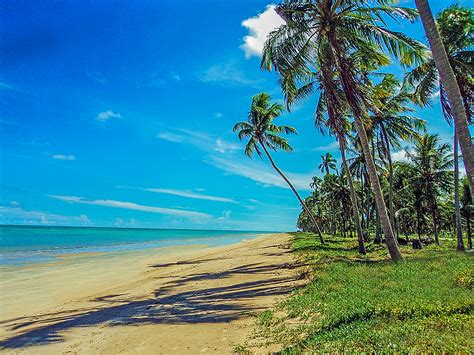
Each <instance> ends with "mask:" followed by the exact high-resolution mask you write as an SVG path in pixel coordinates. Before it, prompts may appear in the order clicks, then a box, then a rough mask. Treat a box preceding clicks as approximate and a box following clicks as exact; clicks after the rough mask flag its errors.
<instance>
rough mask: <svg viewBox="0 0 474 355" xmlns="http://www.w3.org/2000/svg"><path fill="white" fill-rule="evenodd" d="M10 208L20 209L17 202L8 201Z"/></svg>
mask: <svg viewBox="0 0 474 355" xmlns="http://www.w3.org/2000/svg"><path fill="white" fill-rule="evenodd" d="M10 206H12V207H20V203H19V202H18V201H10Z"/></svg>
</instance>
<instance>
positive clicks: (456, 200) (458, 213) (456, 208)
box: [454, 129, 466, 251]
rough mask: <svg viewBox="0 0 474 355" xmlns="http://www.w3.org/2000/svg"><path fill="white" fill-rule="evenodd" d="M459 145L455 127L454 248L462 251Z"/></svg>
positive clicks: (463, 248)
mask: <svg viewBox="0 0 474 355" xmlns="http://www.w3.org/2000/svg"><path fill="white" fill-rule="evenodd" d="M458 151H459V147H458V139H457V134H456V129H455V130H454V217H455V218H454V219H455V222H456V223H455V230H456V237H457V242H458V243H457V246H456V250H458V251H464V250H466V248H465V247H464V241H463V239H462V227H461V208H460V205H459V152H458Z"/></svg>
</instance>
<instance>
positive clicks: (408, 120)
mask: <svg viewBox="0 0 474 355" xmlns="http://www.w3.org/2000/svg"><path fill="white" fill-rule="evenodd" d="M373 96H374V97H375V100H376V101H375V103H376V107H375V110H374V112H373V114H372V115H371V123H372V128H373V130H374V132H373V133H374V135H375V138H376V139H377V142H378V144H377V146H378V148H379V156H380V157H381V158H382V159H383V160H384V161H386V162H387V167H388V186H389V192H388V205H389V211H390V222H391V224H392V227H393V228H394V229H396V223H395V222H396V221H395V207H394V201H393V162H392V150H393V149H400V147H401V145H400V140H402V141H407V140H413V139H414V138H416V137H418V131H420V130H424V129H425V124H426V122H425V121H423V120H422V119H420V118H417V117H415V116H412V115H410V113H411V112H413V109H412V108H411V107H410V106H409V103H410V102H411V101H412V95H411V94H409V93H408V91H406V90H405V89H403V88H401V85H400V83H399V82H398V80H397V79H396V77H395V76H394V75H392V74H386V75H385V76H384V78H383V80H382V81H381V82H380V83H379V84H377V85H375V86H374V88H373Z"/></svg>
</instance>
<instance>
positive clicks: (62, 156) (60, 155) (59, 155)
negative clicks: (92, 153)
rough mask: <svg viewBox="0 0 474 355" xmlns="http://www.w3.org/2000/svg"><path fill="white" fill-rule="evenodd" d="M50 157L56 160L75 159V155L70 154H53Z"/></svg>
mask: <svg viewBox="0 0 474 355" xmlns="http://www.w3.org/2000/svg"><path fill="white" fill-rule="evenodd" d="M51 157H52V158H53V159H56V160H76V157H75V156H74V155H72V154H67V155H66V154H53V155H52V156H51Z"/></svg>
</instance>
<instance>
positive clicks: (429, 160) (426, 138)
mask: <svg viewBox="0 0 474 355" xmlns="http://www.w3.org/2000/svg"><path fill="white" fill-rule="evenodd" d="M406 154H407V156H408V158H409V160H410V162H411V169H412V178H411V181H410V182H411V185H412V186H413V188H414V190H415V195H416V198H415V201H416V204H417V205H416V209H417V211H418V213H420V212H421V209H422V208H423V203H425V205H426V207H427V208H428V210H429V211H430V212H431V216H432V219H433V232H434V237H435V241H436V243H437V244H439V238H438V209H439V201H438V197H439V196H440V195H441V193H442V192H446V193H448V192H450V191H451V188H452V176H453V172H452V171H451V168H452V166H453V158H452V154H451V148H450V146H449V144H446V143H444V144H442V143H441V142H440V138H439V136H438V135H430V134H425V135H423V136H421V137H419V138H417V139H415V144H414V146H413V150H412V151H410V150H407V151H406Z"/></svg>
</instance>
